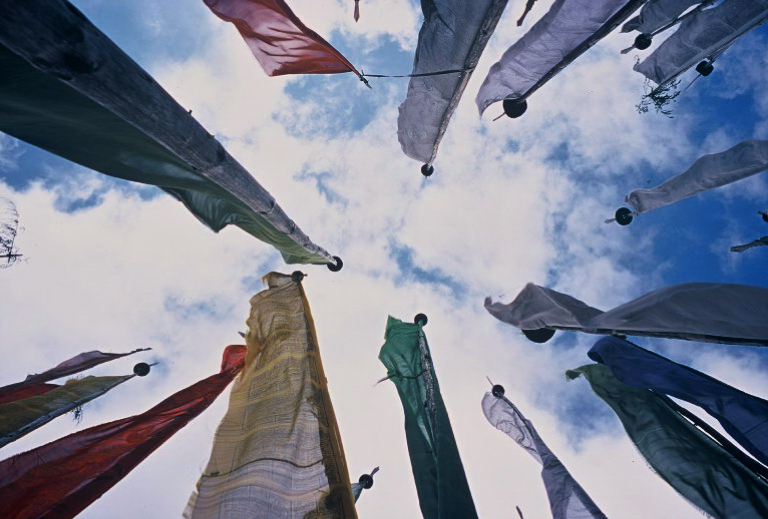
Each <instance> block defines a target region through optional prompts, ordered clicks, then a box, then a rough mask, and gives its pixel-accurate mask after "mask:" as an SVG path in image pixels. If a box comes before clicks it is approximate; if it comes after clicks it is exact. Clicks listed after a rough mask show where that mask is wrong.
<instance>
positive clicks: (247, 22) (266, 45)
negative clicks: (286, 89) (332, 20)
mask: <svg viewBox="0 0 768 519" xmlns="http://www.w3.org/2000/svg"><path fill="white" fill-rule="evenodd" d="M203 1H204V2H205V5H207V6H208V7H209V8H210V9H211V11H213V13H214V14H215V15H216V16H218V17H219V18H221V19H222V20H225V21H227V22H232V23H233V24H234V25H235V27H237V30H238V31H240V34H241V35H242V36H243V38H244V39H245V43H247V44H248V47H250V49H251V52H252V53H253V55H254V56H256V59H257V60H259V63H260V64H261V67H262V68H263V69H264V72H266V73H267V75H268V76H282V75H285V74H336V73H339V72H354V73H355V74H357V76H358V77H361V78H362V76H361V75H360V73H359V72H358V71H357V69H355V67H354V66H353V65H352V64H351V63H350V62H349V61H347V58H345V57H344V56H343V55H342V54H341V53H340V52H339V51H337V50H336V49H334V48H333V46H332V45H331V44H330V43H328V42H327V41H325V40H324V39H323V38H322V37H321V36H320V35H319V34H317V33H316V32H315V31H313V30H312V29H310V28H309V27H307V26H306V25H304V23H302V21H301V20H299V18H298V17H297V16H296V15H295V14H293V11H291V8H290V7H288V5H287V4H286V3H285V1H284V0H203Z"/></svg>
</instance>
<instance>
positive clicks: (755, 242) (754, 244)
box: [731, 236, 768, 252]
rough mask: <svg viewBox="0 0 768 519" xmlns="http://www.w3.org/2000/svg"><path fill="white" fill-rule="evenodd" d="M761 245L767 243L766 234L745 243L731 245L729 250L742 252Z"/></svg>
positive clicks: (767, 237)
mask: <svg viewBox="0 0 768 519" xmlns="http://www.w3.org/2000/svg"><path fill="white" fill-rule="evenodd" d="M763 245H768V236H763V237H762V238H758V239H756V240H752V241H751V242H749V243H745V244H744V245H734V246H733V247H731V252H744V251H745V250H748V249H751V248H753V247H762V246H763Z"/></svg>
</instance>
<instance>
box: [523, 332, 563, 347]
mask: <svg viewBox="0 0 768 519" xmlns="http://www.w3.org/2000/svg"><path fill="white" fill-rule="evenodd" d="M523 335H525V336H526V338H527V339H528V340H529V341H531V342H535V343H537V344H544V343H545V342H547V341H548V340H549V339H551V338H552V336H554V335H555V330H553V329H551V328H539V329H538V330H523Z"/></svg>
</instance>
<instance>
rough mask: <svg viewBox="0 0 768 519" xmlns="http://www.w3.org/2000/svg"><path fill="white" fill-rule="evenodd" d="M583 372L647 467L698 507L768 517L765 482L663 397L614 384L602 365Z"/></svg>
mask: <svg viewBox="0 0 768 519" xmlns="http://www.w3.org/2000/svg"><path fill="white" fill-rule="evenodd" d="M579 375H584V376H585V377H586V379H587V380H588V381H589V383H590V385H591V386H592V390H593V391H594V392H595V393H596V394H597V396H599V397H600V398H602V399H603V400H604V401H605V402H606V403H607V404H608V405H609V406H610V407H611V408H612V409H613V410H614V412H615V413H616V415H617V416H618V417H619V419H620V420H621V423H622V425H623V426H624V429H625V430H626V431H627V434H628V435H629V437H630V439H631V440H632V442H633V443H634V444H635V446H636V447H637V449H638V450H639V451H640V453H641V454H642V455H643V456H644V457H645V459H646V460H647V461H648V463H649V464H650V466H651V467H652V468H653V469H654V471H656V473H657V474H658V475H659V476H661V478H662V479H663V480H664V481H666V482H667V483H669V484H670V485H671V486H672V487H673V488H674V489H675V490H676V491H677V492H679V493H680V494H681V495H682V496H683V497H685V498H686V499H688V500H689V501H690V502H691V503H693V504H694V505H695V506H696V507H697V508H699V509H700V510H701V511H703V512H705V513H706V514H709V515H710V516H712V517H716V518H720V519H758V518H765V517H768V484H766V482H765V481H763V480H762V479H761V478H759V477H758V476H756V475H755V474H754V473H753V472H751V471H750V470H748V469H747V468H746V467H745V466H744V465H743V464H741V463H740V462H739V461H738V460H736V459H735V458H734V457H733V456H732V455H730V454H728V453H727V452H726V451H725V450H724V449H723V448H722V447H721V446H720V445H718V444H717V443H716V442H715V441H713V440H712V439H711V438H710V437H709V436H707V435H705V434H704V433H703V432H701V431H700V430H698V429H697V428H696V427H694V426H693V425H692V424H691V423H690V422H689V421H688V420H686V419H685V418H684V417H683V416H681V415H680V414H679V413H678V412H676V411H675V410H674V407H675V404H674V403H673V402H671V401H670V400H669V399H668V398H667V397H665V396H663V395H660V394H658V393H654V392H653V391H650V390H647V389H638V388H634V387H631V386H628V385H626V384H623V383H621V382H619V381H618V380H617V379H616V378H615V377H614V376H613V374H612V373H611V370H610V369H609V368H608V367H607V366H604V365H602V364H590V365H587V366H582V367H580V368H577V369H575V370H570V371H568V372H566V376H567V377H568V378H570V379H573V378H577V377H578V376H579Z"/></svg>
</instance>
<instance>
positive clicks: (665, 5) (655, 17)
mask: <svg viewBox="0 0 768 519" xmlns="http://www.w3.org/2000/svg"><path fill="white" fill-rule="evenodd" d="M700 3H702V0H648V2H647V3H646V4H645V5H643V7H642V8H641V9H640V14H638V15H637V16H635V17H634V18H631V19H629V20H628V21H627V23H625V24H624V25H623V26H622V27H621V32H630V31H640V32H641V33H643V34H651V33H652V32H654V31H656V30H658V29H661V28H662V27H664V26H665V25H667V24H670V23H672V22H674V21H675V20H676V19H677V17H678V16H680V15H681V14H683V12H684V11H686V10H687V9H688V8H689V7H691V6H694V5H697V4H700Z"/></svg>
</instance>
